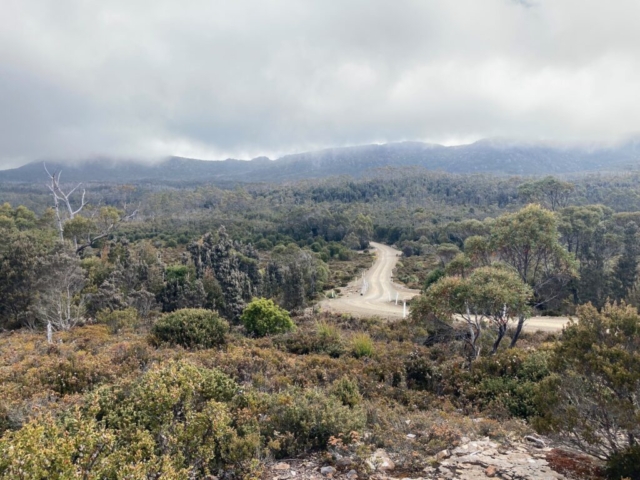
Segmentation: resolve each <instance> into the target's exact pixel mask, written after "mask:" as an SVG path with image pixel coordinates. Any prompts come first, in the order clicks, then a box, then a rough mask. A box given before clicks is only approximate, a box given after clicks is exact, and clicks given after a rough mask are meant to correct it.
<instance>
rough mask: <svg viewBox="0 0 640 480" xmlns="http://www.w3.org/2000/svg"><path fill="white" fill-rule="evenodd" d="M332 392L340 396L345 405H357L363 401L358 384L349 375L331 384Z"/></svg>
mask: <svg viewBox="0 0 640 480" xmlns="http://www.w3.org/2000/svg"><path fill="white" fill-rule="evenodd" d="M331 394H332V395H334V396H335V397H337V398H339V399H340V401H341V402H342V404H343V405H346V406H347V407H355V406H356V405H360V404H361V403H362V395H361V394H360V390H359V389H358V384H357V383H356V382H354V381H353V380H350V379H349V378H347V377H342V378H341V379H339V380H336V381H335V382H333V384H332V385H331Z"/></svg>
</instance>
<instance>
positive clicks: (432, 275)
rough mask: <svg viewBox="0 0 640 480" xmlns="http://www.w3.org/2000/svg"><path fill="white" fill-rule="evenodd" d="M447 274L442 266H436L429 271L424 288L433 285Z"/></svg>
mask: <svg viewBox="0 0 640 480" xmlns="http://www.w3.org/2000/svg"><path fill="white" fill-rule="evenodd" d="M445 275H446V274H445V272H444V270H443V269H442V268H436V269H434V270H431V271H430V272H429V274H428V275H427V279H426V280H425V282H424V287H423V290H426V289H428V288H429V287H430V286H431V285H433V284H434V283H436V282H437V281H438V280H440V279H441V278H442V277H444V276H445Z"/></svg>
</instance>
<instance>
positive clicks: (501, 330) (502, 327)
mask: <svg viewBox="0 0 640 480" xmlns="http://www.w3.org/2000/svg"><path fill="white" fill-rule="evenodd" d="M505 333H507V326H506V325H500V326H499V327H498V338H496V341H495V342H493V348H492V349H491V355H495V354H496V352H497V351H498V347H499V346H500V342H501V341H502V339H503V338H504V334H505Z"/></svg>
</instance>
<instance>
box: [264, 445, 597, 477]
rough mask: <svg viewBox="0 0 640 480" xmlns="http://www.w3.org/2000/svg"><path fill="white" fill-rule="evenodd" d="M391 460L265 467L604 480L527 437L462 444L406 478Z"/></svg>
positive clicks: (588, 465) (271, 470)
mask: <svg viewBox="0 0 640 480" xmlns="http://www.w3.org/2000/svg"><path fill="white" fill-rule="evenodd" d="M392 457H393V456H392V455H389V454H388V453H387V452H386V451H385V450H382V449H378V450H376V451H375V452H374V453H373V454H369V455H368V456H367V457H366V458H365V459H364V460H362V459H357V458H355V456H354V457H352V456H349V455H339V454H335V453H334V454H333V455H332V456H331V455H327V456H315V457H309V458H306V459H295V460H286V461H281V462H278V463H274V464H270V465H268V466H267V467H266V469H265V471H264V474H263V478H264V479H268V480H324V479H346V480H358V479H371V480H393V479H398V480H400V479H402V480H410V479H411V480H413V479H416V480H417V479H434V480H435V479H443V480H444V479H446V480H475V479H484V478H498V479H504V480H547V479H548V480H556V479H567V480H569V479H581V480H583V479H585V480H586V479H597V478H601V476H600V471H599V467H598V466H597V465H596V464H595V463H594V462H593V460H592V459H590V458H588V457H585V456H583V455H579V454H576V453H572V452H569V451H566V450H561V449H556V448H551V447H550V446H547V442H546V441H545V440H543V439H538V438H534V437H525V439H523V441H522V443H519V444H510V445H502V444H499V443H496V442H494V441H492V440H490V439H489V438H487V437H485V438H482V439H477V440H471V439H469V438H463V439H462V441H461V444H460V445H459V446H458V447H456V448H455V449H453V450H443V451H442V452H440V453H438V454H437V455H436V456H435V457H433V458H430V459H428V460H427V462H426V463H427V466H426V467H425V468H424V469H423V470H422V471H421V472H415V471H413V472H406V471H405V472H403V471H402V468H401V466H398V465H396V464H395V462H394V460H393V458H392Z"/></svg>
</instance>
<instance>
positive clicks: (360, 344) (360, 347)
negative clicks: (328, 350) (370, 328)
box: [351, 332, 375, 358]
mask: <svg viewBox="0 0 640 480" xmlns="http://www.w3.org/2000/svg"><path fill="white" fill-rule="evenodd" d="M374 352H375V348H374V345H373V340H371V337H370V336H369V334H368V333H365V332H362V333H356V334H354V335H353V336H352V337H351V353H353V355H354V356H355V357H356V358H361V357H371V356H373V354H374Z"/></svg>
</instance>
